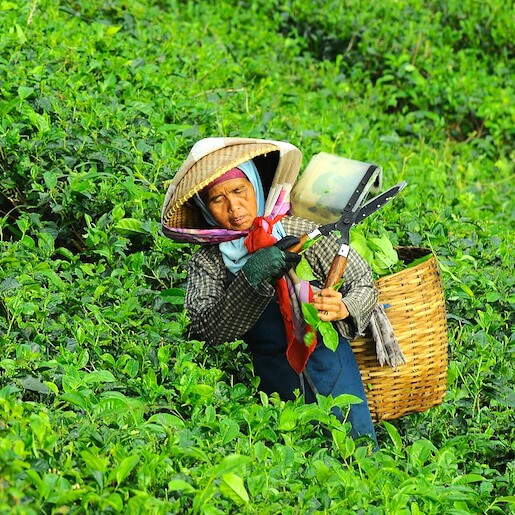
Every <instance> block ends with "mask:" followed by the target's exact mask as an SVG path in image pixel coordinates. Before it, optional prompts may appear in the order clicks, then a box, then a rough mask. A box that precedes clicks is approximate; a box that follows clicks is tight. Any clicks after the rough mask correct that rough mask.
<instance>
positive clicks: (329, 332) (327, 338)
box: [318, 321, 340, 351]
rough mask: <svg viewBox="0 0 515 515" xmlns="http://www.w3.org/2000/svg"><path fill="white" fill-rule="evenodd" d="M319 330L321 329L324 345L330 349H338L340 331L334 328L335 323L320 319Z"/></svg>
mask: <svg viewBox="0 0 515 515" xmlns="http://www.w3.org/2000/svg"><path fill="white" fill-rule="evenodd" d="M318 331H320V335H321V336H322V339H323V341H324V345H325V346H326V347H327V348H328V349H331V350H332V351H336V349H337V348H338V343H339V342H340V338H339V336H338V331H337V330H336V329H335V328H334V326H333V324H332V323H331V322H327V321H320V323H319V324H318Z"/></svg>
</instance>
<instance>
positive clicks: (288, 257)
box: [242, 236, 301, 288]
mask: <svg viewBox="0 0 515 515" xmlns="http://www.w3.org/2000/svg"><path fill="white" fill-rule="evenodd" d="M299 241H300V240H299V238H296V237H295V236H285V237H284V238H282V239H281V240H279V241H278V242H276V243H275V244H274V245H272V246H270V247H265V248H263V249H260V250H258V251H257V252H254V254H252V255H251V256H250V258H249V259H248V260H247V262H246V263H245V264H244V265H243V267H242V270H243V273H244V274H245V277H246V278H247V280H248V281H249V283H250V284H251V286H253V287H254V288H256V287H257V286H258V285H259V284H261V283H262V282H265V281H273V280H276V279H279V278H280V277H282V276H283V275H284V274H285V273H286V272H287V271H288V270H289V269H290V268H291V267H292V266H294V265H297V264H298V263H299V261H300V259H301V256H300V255H299V254H295V253H294V252H288V250H286V249H288V248H290V247H291V246H293V245H296V244H298V243H299Z"/></svg>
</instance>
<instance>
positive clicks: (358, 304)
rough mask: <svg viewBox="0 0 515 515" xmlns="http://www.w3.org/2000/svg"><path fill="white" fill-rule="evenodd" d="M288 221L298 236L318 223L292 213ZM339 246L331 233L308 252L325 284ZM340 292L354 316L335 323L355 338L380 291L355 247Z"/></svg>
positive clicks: (316, 273)
mask: <svg viewBox="0 0 515 515" xmlns="http://www.w3.org/2000/svg"><path fill="white" fill-rule="evenodd" d="M284 225H285V229H286V230H287V232H288V234H293V235H295V236H299V235H300V234H303V233H307V232H310V231H312V230H313V229H314V228H315V227H316V225H315V224H313V223H312V222H309V221H307V220H302V219H299V218H295V217H291V218H290V220H288V221H286V220H285V223H284ZM339 247H340V244H339V243H338V240H337V238H336V237H335V236H332V235H329V236H324V237H322V238H320V240H319V241H318V242H317V243H316V244H314V245H313V246H312V247H311V248H310V249H308V250H307V251H306V253H305V257H306V259H307V260H308V262H309V263H310V265H311V267H312V269H313V273H314V275H315V277H316V278H317V279H318V280H319V281H320V283H321V284H322V285H323V283H324V282H325V280H326V278H327V275H328V273H329V268H330V267H331V263H332V261H333V258H334V256H335V255H336V253H337V251H338V249H339ZM340 292H341V293H342V296H343V302H344V304H345V305H346V306H347V309H348V310H349V314H350V317H348V318H347V319H345V320H341V321H338V322H335V325H336V327H337V329H338V331H339V332H340V334H341V335H342V336H344V337H345V338H347V339H349V340H352V339H354V338H356V337H357V336H360V335H363V333H364V332H365V329H366V327H367V326H368V324H369V322H370V317H371V315H372V311H373V309H374V306H375V305H376V303H377V295H378V294H377V289H376V287H375V285H374V282H373V278H372V270H371V269H370V266H369V265H368V263H367V262H366V261H365V260H364V259H363V258H362V257H361V256H360V255H359V254H358V253H357V252H356V251H355V250H354V249H352V248H351V250H350V252H349V256H348V258H347V266H346V267H345V271H344V273H343V284H342V286H341V288H340Z"/></svg>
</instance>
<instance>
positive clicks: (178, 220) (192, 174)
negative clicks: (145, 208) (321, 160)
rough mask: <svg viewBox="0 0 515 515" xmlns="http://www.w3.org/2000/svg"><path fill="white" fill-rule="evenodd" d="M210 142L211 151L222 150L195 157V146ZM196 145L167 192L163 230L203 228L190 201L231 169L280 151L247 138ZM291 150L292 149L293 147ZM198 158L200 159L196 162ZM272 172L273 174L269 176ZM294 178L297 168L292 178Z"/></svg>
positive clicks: (163, 214) (200, 217)
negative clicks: (212, 147)
mask: <svg viewBox="0 0 515 515" xmlns="http://www.w3.org/2000/svg"><path fill="white" fill-rule="evenodd" d="M211 141H213V142H214V145H215V148H216V145H218V147H220V145H224V146H223V147H221V148H216V149H215V150H213V151H209V153H202V152H197V156H196V155H195V148H196V147H197V145H199V144H202V143H203V142H207V143H206V144H208V143H211ZM199 144H197V145H196V146H195V147H193V149H192V151H191V152H190V155H189V156H188V159H187V160H186V162H185V163H184V164H183V165H182V166H181V168H180V169H179V171H178V172H177V174H176V175H175V177H174V178H173V180H172V182H171V184H170V186H169V188H168V192H167V194H166V198H165V201H164V204H163V211H162V215H161V222H162V224H163V226H166V227H168V228H185V229H195V228H206V222H205V220H204V218H203V217H202V214H201V212H200V210H199V209H198V208H197V207H196V206H195V205H194V203H192V202H191V199H192V197H193V196H194V195H195V194H196V193H199V192H200V191H201V190H202V189H204V188H205V187H206V186H208V185H209V184H210V183H211V182H213V181H214V180H215V179H217V178H218V177H220V176H222V175H223V174H224V173H225V172H227V171H229V170H230V169H231V168H234V167H237V166H238V165H239V164H241V163H244V162H245V161H248V160H250V159H253V158H256V157H258V156H264V155H266V154H269V153H271V152H275V153H277V155H278V154H279V153H280V152H281V151H282V150H283V149H281V145H282V143H277V142H271V141H267V140H252V139H247V138H207V139H206V140H201V142H199ZM200 146H201V145H200ZM291 147H292V148H295V147H293V145H292V146H291ZM295 150H297V152H298V153H299V158H298V162H299V163H298V164H299V167H300V151H298V149H296V148H295ZM199 155H200V156H201V157H200V158H198V156H199ZM197 158H198V159H197ZM278 160H279V157H278ZM274 172H275V170H274V171H273V172H272V173H274ZM297 174H298V167H297V170H296V172H295V174H294V175H295V177H296V175H297ZM293 180H294V179H293Z"/></svg>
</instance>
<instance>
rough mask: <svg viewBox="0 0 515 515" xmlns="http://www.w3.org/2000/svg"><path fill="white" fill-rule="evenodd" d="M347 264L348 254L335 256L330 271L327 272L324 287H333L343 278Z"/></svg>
mask: <svg viewBox="0 0 515 515" xmlns="http://www.w3.org/2000/svg"><path fill="white" fill-rule="evenodd" d="M346 266H347V256H341V255H340V254H336V256H334V259H333V262H332V263H331V268H330V269H329V273H328V274H327V279H326V280H325V284H324V288H332V287H333V286H334V285H335V284H336V283H337V282H338V281H339V280H340V279H341V278H342V275H343V272H344V270H345V267H346Z"/></svg>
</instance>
